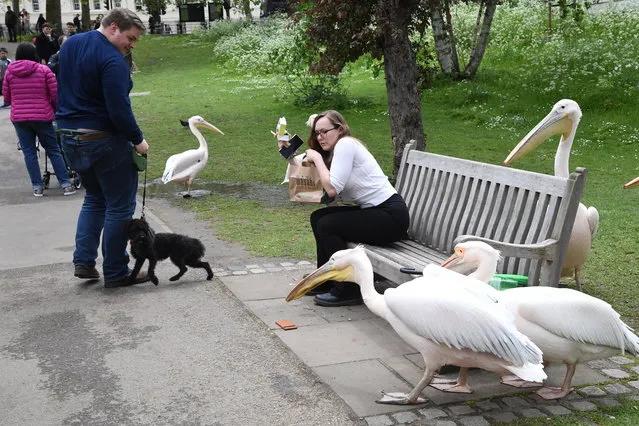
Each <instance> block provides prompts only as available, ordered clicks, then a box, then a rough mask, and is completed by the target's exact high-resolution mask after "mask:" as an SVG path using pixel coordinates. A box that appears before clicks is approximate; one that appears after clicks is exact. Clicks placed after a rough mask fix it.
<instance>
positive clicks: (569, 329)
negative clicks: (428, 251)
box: [443, 242, 639, 399]
mask: <svg viewBox="0 0 639 426" xmlns="http://www.w3.org/2000/svg"><path fill="white" fill-rule="evenodd" d="M498 259H499V252H498V251H497V250H495V249H493V248H492V247H491V246H489V245H488V244H486V243H483V242H466V243H461V244H458V245H457V246H456V247H455V253H454V254H453V255H452V256H451V257H450V258H449V259H448V260H447V261H446V262H444V264H443V265H444V266H445V267H447V268H452V269H454V268H455V267H457V266H458V265H461V264H464V263H466V264H468V263H471V264H474V265H477V270H476V271H475V272H474V273H473V274H471V275H473V276H474V277H476V278H477V279H478V280H479V281H482V282H487V281H488V279H490V277H491V276H492V274H493V273H494V272H495V267H496V266H497V261H498ZM486 286H488V285H486ZM496 297H498V298H499V300H500V301H501V302H503V304H505V305H506V306H507V308H508V310H509V311H510V312H511V313H512V314H513V315H515V322H516V325H517V329H518V330H519V331H521V332H522V333H523V334H525V335H526V336H528V337H529V338H530V339H531V340H532V341H533V342H535V344H536V345H537V346H538V347H539V348H540V349H541V350H542V351H543V354H544V362H545V363H560V362H561V363H564V364H566V366H567V371H566V376H565V378H564V381H563V384H562V386H561V388H548V387H546V388H542V389H540V390H539V391H537V393H538V394H539V395H540V396H541V397H542V398H545V399H557V398H562V397H564V396H566V395H567V394H568V393H570V390H571V389H570V383H571V381H572V376H573V374H574V372H575V368H576V365H577V364H580V363H583V362H586V361H590V360H594V359H601V358H607V357H610V356H613V355H617V354H619V353H621V354H624V353H625V352H626V351H628V352H630V353H632V354H634V355H637V354H639V337H637V335H636V334H635V333H634V332H633V330H632V329H631V328H630V327H628V326H627V325H626V324H625V323H624V322H623V321H622V320H621V318H620V315H619V314H618V313H617V312H616V311H615V310H614V309H613V308H612V306H610V304H608V303H607V302H604V301H603V300H601V299H597V298H596V297H592V296H589V295H587V294H584V293H581V292H579V291H576V290H572V289H568V288H556V287H542V286H540V287H518V288H514V289H510V290H506V291H502V292H498V294H497V296H496ZM505 382H506V383H507V384H513V385H516V386H521V385H522V383H521V382H519V381H518V380H513V379H506V381H505Z"/></svg>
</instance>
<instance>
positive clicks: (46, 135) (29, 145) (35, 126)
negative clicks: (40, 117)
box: [13, 121, 71, 189]
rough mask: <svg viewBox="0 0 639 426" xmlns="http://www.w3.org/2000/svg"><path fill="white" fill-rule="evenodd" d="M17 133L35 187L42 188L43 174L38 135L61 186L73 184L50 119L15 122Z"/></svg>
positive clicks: (32, 184)
mask: <svg viewBox="0 0 639 426" xmlns="http://www.w3.org/2000/svg"><path fill="white" fill-rule="evenodd" d="M13 127H15V129H16V135H18V140H19V141H20V149H21V150H22V155H23V156H24V163H25V165H26V166H27V172H29V178H31V186H32V187H33V189H42V174H41V173H40V162H39V161H38V150H37V149H36V136H37V137H38V139H39V140H40V145H42V148H44V150H45V152H46V153H47V155H48V156H49V160H51V165H52V166H53V171H54V172H55V175H56V177H57V178H58V182H60V186H61V187H63V188H66V187H67V186H71V181H69V172H68V170H67V166H66V164H64V158H63V157H62V152H61V151H60V146H58V141H57V140H56V136H55V131H54V130H53V125H52V124H51V122H50V121H17V122H15V123H13Z"/></svg>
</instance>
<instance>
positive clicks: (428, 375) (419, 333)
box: [286, 247, 546, 404]
mask: <svg viewBox="0 0 639 426" xmlns="http://www.w3.org/2000/svg"><path fill="white" fill-rule="evenodd" d="M329 279H332V280H337V281H350V282H355V283H357V284H359V286H360V288H361V291H362V297H363V300H364V303H365V304H366V306H367V307H368V308H369V309H370V310H371V311H372V312H373V313H374V314H376V315H378V316H380V317H382V318H384V319H385V320H386V321H388V322H389V323H390V324H391V326H392V327H393V329H394V330H395V331H396V332H397V333H398V334H399V335H400V337H402V339H404V340H405V341H406V342H407V343H408V344H410V345H411V346H413V347H414V348H415V349H416V350H418V351H419V352H420V353H421V355H422V357H423V359H424V365H425V370H424V375H423V377H422V379H421V380H420V382H419V383H418V384H417V386H416V387H415V388H414V389H413V390H412V391H411V392H410V393H409V394H408V395H405V394H384V397H383V398H382V399H381V400H380V401H378V402H381V403H389V404H414V403H420V402H422V401H423V400H422V399H421V398H419V394H420V393H421V391H422V390H423V389H424V388H425V387H426V386H427V385H428V384H429V383H430V382H431V380H432V378H433V375H434V374H435V372H436V371H437V370H438V369H439V368H440V367H441V366H443V365H446V364H451V365H457V366H460V367H479V368H483V369H486V370H490V371H494V372H498V373H500V374H501V373H503V372H506V371H510V372H511V373H513V374H515V375H517V376H519V377H521V378H522V379H523V378H524V377H528V379H524V380H531V381H537V382H541V381H543V380H544V379H545V378H546V375H545V373H544V372H543V366H542V365H541V351H540V350H539V349H538V348H537V347H536V346H535V345H534V344H533V343H532V342H531V341H530V340H529V339H528V338H527V337H526V336H524V335H523V334H521V333H520V332H518V331H517V330H516V328H515V326H514V322H513V317H512V315H510V313H509V312H508V311H507V310H506V309H504V308H502V307H501V304H500V303H499V301H498V300H497V299H496V298H495V297H494V296H495V294H496V291H495V290H494V289H492V288H486V286H483V285H482V283H479V282H476V280H475V279H473V278H469V277H465V276H463V275H460V274H457V273H456V272H452V271H447V270H446V269H444V268H441V267H439V266H435V265H431V266H428V267H426V268H425V269H424V275H423V276H422V277H420V278H417V279H415V280H413V281H410V282H407V283H405V284H402V285H401V286H400V287H398V288H391V289H388V290H386V292H385V293H384V294H383V295H381V294H379V293H377V292H376V291H375V288H374V282H373V267H372V265H371V263H370V260H369V259H368V257H367V256H366V252H365V251H364V249H363V248H362V247H357V248H355V249H350V250H342V251H339V252H337V253H335V254H334V255H333V256H332V257H331V259H330V260H329V261H328V262H327V263H326V264H325V265H323V266H321V267H320V268H318V269H317V270H316V271H314V272H313V273H311V274H310V275H308V276H307V277H306V278H304V279H303V280H302V281H300V283H299V284H298V285H297V286H296V287H295V288H294V289H293V290H292V291H291V293H290V294H289V295H288V297H287V298H286V300H287V301H290V300H294V299H297V298H299V297H301V296H303V295H304V294H305V293H307V292H308V291H310V290H311V289H312V288H314V287H316V286H317V285H319V284H321V283H322V282H324V281H326V280H329Z"/></svg>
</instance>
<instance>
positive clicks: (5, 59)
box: [0, 47, 11, 108]
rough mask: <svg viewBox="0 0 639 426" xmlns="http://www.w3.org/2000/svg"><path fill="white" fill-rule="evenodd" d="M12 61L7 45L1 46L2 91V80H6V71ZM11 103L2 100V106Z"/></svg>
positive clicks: (0, 74)
mask: <svg viewBox="0 0 639 426" xmlns="http://www.w3.org/2000/svg"><path fill="white" fill-rule="evenodd" d="M10 63H11V59H9V52H8V51H7V48H6V47H0V92H1V91H2V82H3V81H4V73H5V72H6V71H7V67H8V66H9V64H10ZM8 107H9V104H7V103H6V102H4V100H3V102H2V105H0V108H8Z"/></svg>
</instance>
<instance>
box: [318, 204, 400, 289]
mask: <svg viewBox="0 0 639 426" xmlns="http://www.w3.org/2000/svg"><path fill="white" fill-rule="evenodd" d="M408 223H409V215H408V208H407V207H406V203H405V202H404V199H403V198H402V197H401V195H399V194H394V195H393V196H391V197H390V198H389V199H388V200H386V201H384V202H383V203H382V204H380V205H378V206H376V207H370V208H366V209H362V208H360V207H359V206H334V207H325V208H323V209H319V210H315V211H314V212H313V213H311V228H312V229H313V234H314V235H315V244H316V249H317V266H318V267H319V266H321V265H323V264H324V263H326V262H328V259H330V257H331V256H332V255H333V254H334V253H335V252H337V251H339V250H344V249H346V248H347V247H346V245H347V243H349V242H354V243H364V244H374V245H384V244H388V243H392V242H394V241H398V240H401V239H402V238H405V237H406V231H407V230H408ZM329 287H330V291H331V293H333V294H334V295H335V296H341V297H352V296H356V295H357V294H359V286H357V285H356V284H352V283H329V285H328V286H325V287H324V288H325V289H326V290H327V291H328V288H329Z"/></svg>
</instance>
